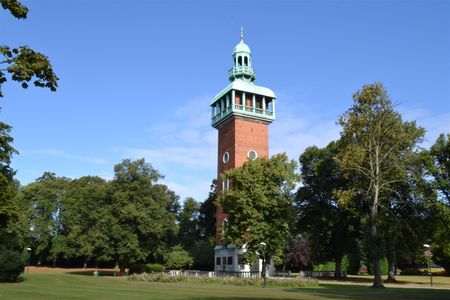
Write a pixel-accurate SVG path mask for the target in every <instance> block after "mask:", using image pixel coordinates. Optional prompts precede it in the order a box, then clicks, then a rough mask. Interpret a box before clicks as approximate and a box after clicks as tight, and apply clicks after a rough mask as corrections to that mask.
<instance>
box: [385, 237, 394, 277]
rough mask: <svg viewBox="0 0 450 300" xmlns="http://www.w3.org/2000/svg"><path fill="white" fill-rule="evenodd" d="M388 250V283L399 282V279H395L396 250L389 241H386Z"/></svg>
mask: <svg viewBox="0 0 450 300" xmlns="http://www.w3.org/2000/svg"><path fill="white" fill-rule="evenodd" d="M386 248H387V249H386V250H387V253H386V258H387V261H388V278H387V279H386V282H397V279H396V278H395V269H396V267H395V250H394V247H393V246H392V242H391V241H390V240H389V239H386Z"/></svg>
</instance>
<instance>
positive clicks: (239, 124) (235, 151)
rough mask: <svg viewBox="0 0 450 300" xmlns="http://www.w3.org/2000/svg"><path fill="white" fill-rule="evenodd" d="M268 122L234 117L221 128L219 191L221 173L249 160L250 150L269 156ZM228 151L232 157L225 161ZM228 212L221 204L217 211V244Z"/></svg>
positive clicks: (218, 187) (259, 154) (219, 241)
mask: <svg viewBox="0 0 450 300" xmlns="http://www.w3.org/2000/svg"><path fill="white" fill-rule="evenodd" d="M268 129H269V127H268V124H267V123H264V122H261V121H257V120H252V119H248V118H242V117H232V118H231V119H230V120H229V121H227V122H226V123H225V124H223V125H222V127H220V128H219V141H218V145H219V147H218V161H217V166H218V167H217V175H218V176H217V179H218V180H217V192H218V193H219V194H220V192H221V191H222V181H221V179H220V175H221V174H222V173H223V172H224V171H226V170H228V169H233V168H237V167H240V166H242V164H243V163H244V162H245V161H247V159H248V158H247V154H248V151H250V150H254V151H256V153H257V154H258V157H268V156H269V139H268ZM225 152H228V153H229V155H230V159H229V161H228V162H227V163H224V162H223V154H224V153H225ZM225 218H226V214H225V213H224V211H223V209H222V207H221V206H218V207H217V211H216V244H218V245H220V244H221V234H222V224H223V221H224V219H225Z"/></svg>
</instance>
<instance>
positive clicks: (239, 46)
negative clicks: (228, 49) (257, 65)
mask: <svg viewBox="0 0 450 300" xmlns="http://www.w3.org/2000/svg"><path fill="white" fill-rule="evenodd" d="M237 52H247V53H252V52H251V51H250V48H249V47H248V46H247V44H246V43H244V39H242V38H241V41H240V42H239V44H237V45H236V47H234V51H233V54H234V53H237Z"/></svg>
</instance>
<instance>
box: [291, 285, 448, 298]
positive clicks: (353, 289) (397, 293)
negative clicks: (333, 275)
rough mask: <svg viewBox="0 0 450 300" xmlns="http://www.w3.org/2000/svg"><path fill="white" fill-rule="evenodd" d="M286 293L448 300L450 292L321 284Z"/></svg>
mask: <svg viewBox="0 0 450 300" xmlns="http://www.w3.org/2000/svg"><path fill="white" fill-rule="evenodd" d="M285 291H287V292H292V293H299V294H308V295H311V296H317V297H322V298H326V299H383V300H390V299H395V300H397V299H400V300H401V299H405V300H406V299H408V300H409V299H415V300H429V299H436V300H441V299H442V300H444V299H445V300H448V299H450V290H439V289H435V290H431V289H420V288H419V289H414V288H385V289H374V288H371V287H368V286H351V285H348V286H345V285H333V284H321V285H320V288H315V289H313V288H298V289H285Z"/></svg>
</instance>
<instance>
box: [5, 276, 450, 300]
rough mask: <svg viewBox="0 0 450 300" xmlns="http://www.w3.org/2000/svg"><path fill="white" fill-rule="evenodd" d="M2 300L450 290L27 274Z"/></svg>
mask: <svg viewBox="0 0 450 300" xmlns="http://www.w3.org/2000/svg"><path fill="white" fill-rule="evenodd" d="M3 299H27V300H32V299H40V300H41V299H58V300H59V299H99V300H101V299H108V300H109V299H125V300H133V299H164V300H170V299H192V300H194V299H199V300H201V299H238V300H239V299H383V300H389V299H424V300H425V299H450V290H430V289H405V288H398V289H395V288H387V289H384V290H373V289H370V288H368V287H364V286H347V285H331V284H326V285H321V286H320V287H319V288H309V289H306V288H303V289H282V288H267V289H264V288H256V287H236V286H223V285H213V284H193V283H148V282H136V281H127V280H126V279H125V278H112V277H98V278H96V277H92V276H83V275H73V274H63V273H55V274H30V275H28V276H27V278H26V280H25V281H23V282H19V283H1V284H0V300H3Z"/></svg>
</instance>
